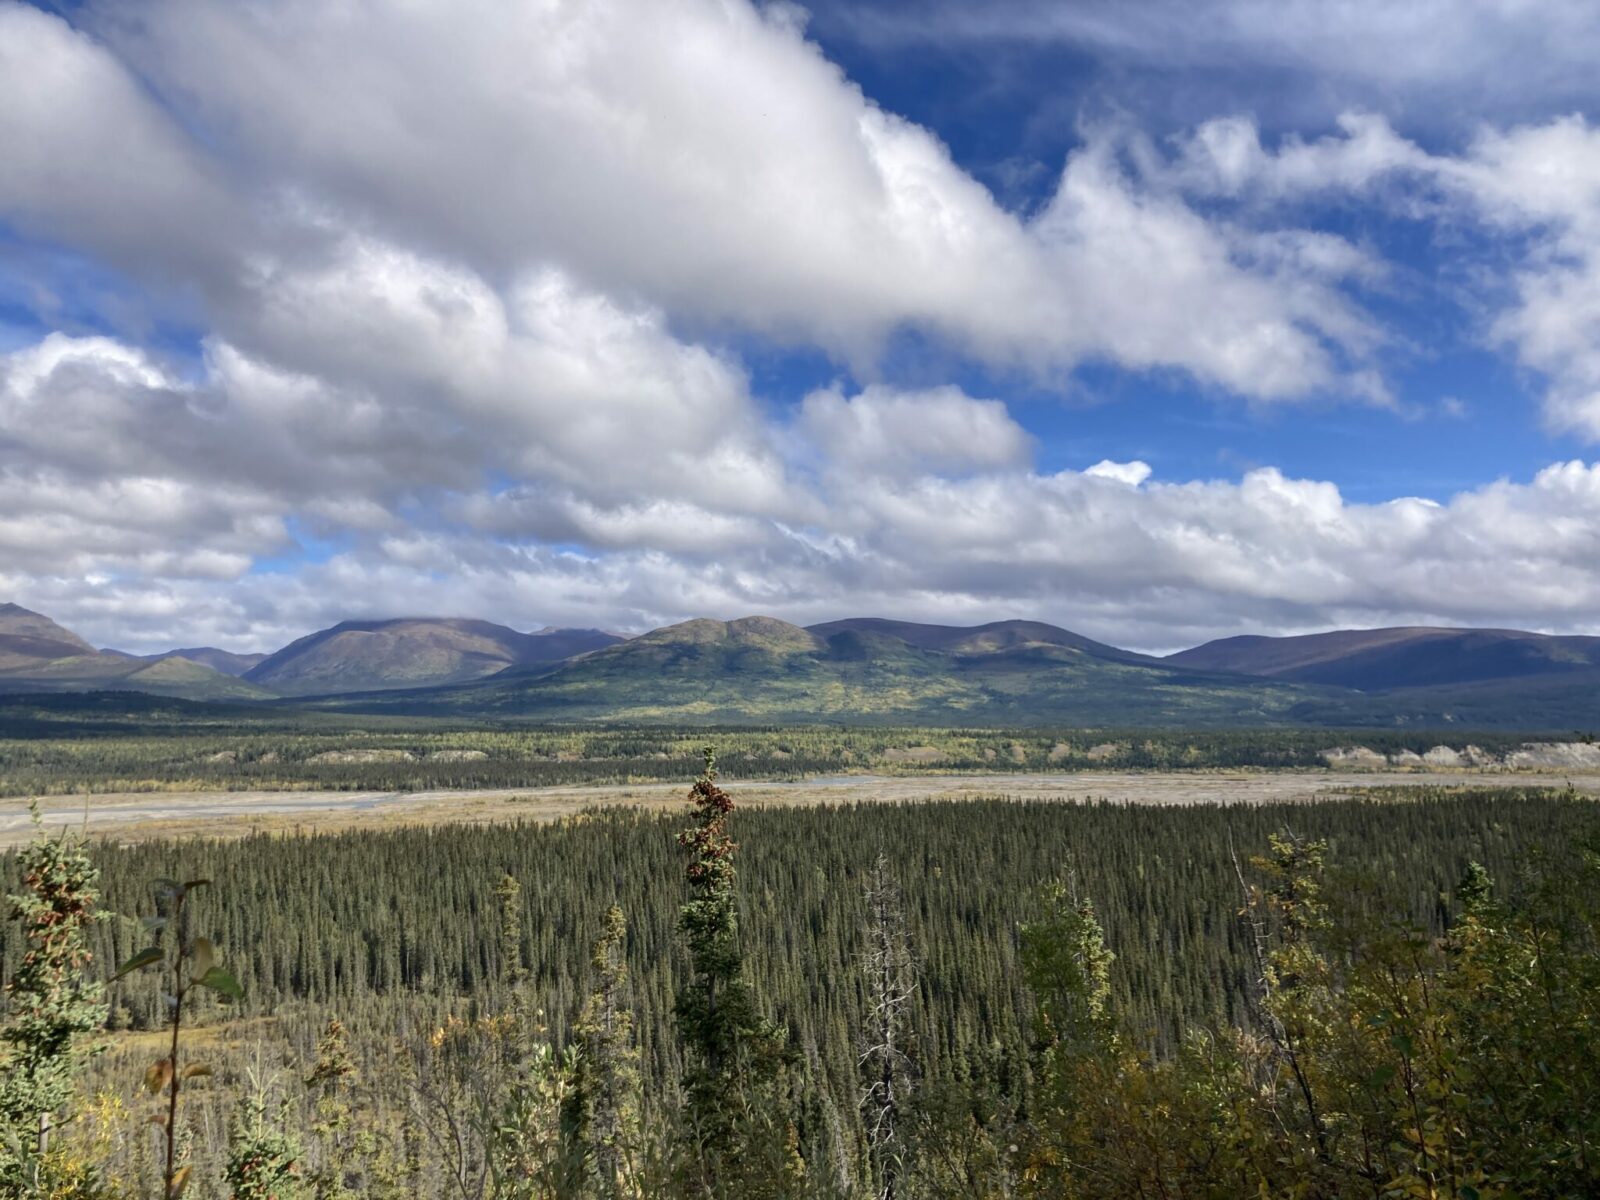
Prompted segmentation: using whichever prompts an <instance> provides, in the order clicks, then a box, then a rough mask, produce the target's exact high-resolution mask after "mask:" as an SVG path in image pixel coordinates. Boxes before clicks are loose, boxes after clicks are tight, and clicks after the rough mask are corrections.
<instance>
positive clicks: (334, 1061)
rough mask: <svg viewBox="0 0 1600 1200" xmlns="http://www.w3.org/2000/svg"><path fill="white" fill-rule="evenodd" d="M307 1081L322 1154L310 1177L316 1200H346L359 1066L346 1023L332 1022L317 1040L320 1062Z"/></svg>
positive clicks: (314, 1124)
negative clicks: (353, 1089) (351, 1095)
mask: <svg viewBox="0 0 1600 1200" xmlns="http://www.w3.org/2000/svg"><path fill="white" fill-rule="evenodd" d="M305 1082H306V1088H307V1090H308V1091H309V1092H310V1093H311V1094H312V1096H314V1097H315V1110H314V1111H315V1114H316V1115H315V1120H314V1121H313V1122H312V1125H311V1132H312V1133H313V1134H314V1135H315V1136H316V1138H317V1141H318V1143H319V1144H320V1147H321V1151H322V1154H321V1161H320V1162H319V1163H318V1164H317V1167H316V1170H315V1171H313V1172H312V1174H311V1177H310V1183H311V1192H312V1195H313V1197H315V1200H343V1198H344V1197H346V1196H348V1195H350V1194H351V1192H350V1191H349V1190H348V1188H347V1187H346V1183H345V1181H346V1177H347V1175H348V1174H349V1173H350V1169H351V1166H352V1163H351V1161H350V1160H351V1156H352V1152H353V1151H354V1149H355V1139H354V1137H353V1136H352V1134H353V1130H352V1128H351V1126H352V1119H351V1111H350V1098H349V1093H350V1089H351V1087H352V1086H353V1085H354V1084H355V1082H356V1063H355V1059H354V1058H352V1057H351V1055H350V1043H349V1037H348V1035H347V1034H346V1033H345V1028H344V1023H343V1022H341V1021H339V1020H338V1019H337V1018H330V1019H329V1021H328V1024H327V1026H326V1027H325V1028H324V1029H323V1031H322V1036H321V1037H320V1038H318V1039H317V1059H316V1062H315V1063H314V1064H312V1068H311V1074H310V1075H308V1076H307V1077H306V1081H305Z"/></svg>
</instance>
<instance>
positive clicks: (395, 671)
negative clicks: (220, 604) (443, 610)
mask: <svg viewBox="0 0 1600 1200" xmlns="http://www.w3.org/2000/svg"><path fill="white" fill-rule="evenodd" d="M620 640H621V639H620V638H618V637H617V636H616V635H615V634H609V633H602V632H600V631H599V630H597V629H551V630H541V631H540V632H538V633H518V632H517V631H516V630H514V629H508V628H506V627H505V626H504V625H495V624H493V623H492V622H489V621H473V620H464V619H448V618H430V617H417V618H400V619H396V620H389V621H345V622H342V623H341V624H338V625H335V626H333V627H332V628H331V629H323V630H319V631H318V632H316V633H313V634H309V635H307V636H306V637H303V638H300V639H299V640H298V641H295V642H291V643H290V644H289V645H287V646H285V647H284V648H283V649H282V650H279V651H278V652H277V653H276V654H272V655H269V656H267V657H266V658H265V659H263V660H262V661H261V662H259V663H257V664H256V665H255V666H253V667H251V668H250V669H249V670H248V671H246V672H245V674H244V678H245V680H246V681H248V682H250V683H254V684H259V685H261V686H263V687H267V688H271V689H272V690H273V691H275V692H278V693H280V694H282V695H286V696H313V695H331V694H336V693H340V692H365V691H380V690H385V689H389V688H416V687H429V686H437V685H443V684H450V683H462V682H466V681H468V680H473V679H481V678H484V677H485V676H488V675H494V674H496V673H498V672H500V671H503V670H505V669H506V668H508V667H517V666H527V665H530V664H542V663H548V662H555V661H558V660H560V659H564V658H568V657H570V656H571V655H574V654H581V653H584V652H586V651H589V650H597V649H600V648H602V647H604V646H608V645H611V644H613V643H615V642H618V641H620Z"/></svg>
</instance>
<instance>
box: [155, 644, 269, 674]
mask: <svg viewBox="0 0 1600 1200" xmlns="http://www.w3.org/2000/svg"><path fill="white" fill-rule="evenodd" d="M162 657H166V658H186V659H188V660H189V661H190V662H196V663H199V664H200V665H201V666H203V667H210V668H211V669H212V670H213V671H221V672H222V673H223V674H224V675H232V676H233V677H234V678H236V679H237V678H238V677H240V676H242V675H244V674H245V673H246V672H248V671H249V670H250V669H251V668H252V667H254V666H256V665H257V664H259V663H261V662H263V661H264V660H265V659H266V657H267V656H266V655H265V654H235V653H233V651H231V650H218V649H217V648H216V647H215V646H189V647H186V648H185V649H182V650H171V651H168V652H167V654H165V655H163V656H162Z"/></svg>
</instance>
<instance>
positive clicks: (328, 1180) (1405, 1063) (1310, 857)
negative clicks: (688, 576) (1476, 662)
mask: <svg viewBox="0 0 1600 1200" xmlns="http://www.w3.org/2000/svg"><path fill="white" fill-rule="evenodd" d="M717 766H718V764H717V763H716V762H715V761H714V760H712V759H710V758H709V756H708V757H707V759H706V760H705V764H704V769H703V771H702V774H701V776H700V778H699V780H698V781H697V782H696V784H695V786H694V789H693V792H692V794H691V801H692V803H691V806H690V809H689V815H688V819H687V820H685V819H684V818H683V817H677V818H668V819H658V818H656V817H651V816H646V815H644V814H642V813H639V812H630V811H606V812H598V811H597V812H592V813H588V814H585V815H584V816H582V817H581V818H578V819H575V820H571V821H567V822H563V823H560V824H546V825H525V826H516V825H505V826H480V827H444V828H436V829H405V830H394V831H383V832H363V833H348V834H339V835H331V836H317V837H266V836H257V837H252V838H248V839H244V840H239V841H232V842H206V841H187V842H181V843H163V842H151V843H144V844H140V845H134V846H127V847H115V846H111V845H104V844H96V845H85V844H83V843H82V842H80V841H79V840H77V839H75V838H73V837H72V836H71V835H70V834H57V833H46V832H44V831H41V833H40V835H39V836H38V837H37V838H36V840H35V841H34V842H33V843H32V844H30V845H28V846H27V847H25V848H23V849H22V850H20V851H18V852H16V853H14V854H11V855H8V856H5V857H4V858H3V859H0V872H3V877H4V878H5V879H6V880H7V881H8V883H9V890H10V891H11V892H12V893H13V907H14V909H15V920H14V921H13V922H11V923H10V924H8V925H6V926H5V928H4V930H3V933H0V969H3V973H4V977H5V979H6V980H7V985H6V986H7V992H6V1001H7V1010H6V1014H5V1025H4V1045H5V1047H6V1048H5V1050H4V1051H3V1053H4V1054H5V1056H6V1062H5V1067H6V1071H5V1080H6V1083H5V1087H4V1090H3V1095H0V1099H3V1106H0V1121H3V1138H0V1172H3V1174H0V1180H3V1183H0V1187H3V1188H4V1189H5V1190H4V1193H3V1194H5V1195H8V1196H11V1195H15V1196H22V1197H53V1198H59V1200H67V1198H69V1197H82V1198H88V1197H107V1198H109V1197H119V1198H125V1197H140V1198H145V1197H162V1196H166V1197H172V1196H177V1195H186V1196H205V1197H241V1198H242V1197H250V1198H259V1197H276V1198H277V1200H289V1198H291V1197H299V1198H302V1200H303V1198H310V1197H316V1198H330V1197H402V1196H405V1197H409V1196H441V1197H450V1196H454V1197H460V1198H462V1200H477V1198H481V1197H517V1198H523V1197H552V1198H554V1197H606V1198H612V1197H647V1196H648V1197H654V1196H683V1197H723V1196H726V1197H802V1196H804V1197H858V1196H861V1197H864V1196H874V1197H882V1198H886V1197H918V1196H927V1197H946V1196H956V1197H960V1196H970V1197H991V1196H992V1197H1001V1196H1050V1197H1057V1196H1065V1197H1146V1196H1184V1197H1191V1196H1199V1197H1205V1196H1214V1197H1219V1198H1220V1197H1237V1196H1242V1195H1262V1196H1291V1197H1328V1198H1333V1197H1347V1196H1371V1197H1380V1198H1383V1197H1412V1196H1436V1197H1460V1198H1462V1200H1471V1198H1473V1197H1478V1198H1483V1197H1512V1196H1533V1195H1538V1196H1586V1195H1594V1194H1596V1192H1597V1190H1600V1157H1597V1152H1596V1148H1597V1146H1600V1045H1597V1039H1600V1033H1597V1029H1600V1024H1597V1021H1596V1018H1597V1017H1600V1011H1597V1009H1600V955H1597V944H1596V940H1597V937H1600V822H1597V821H1596V813H1595V810H1594V806H1593V802H1592V801H1589V800H1585V799H1583V798H1581V797H1579V796H1577V795H1575V794H1573V793H1571V792H1570V791H1558V790H1533V789H1527V790H1514V789H1497V790H1494V791H1475V790H1472V789H1471V788H1462V789H1449V790H1444V789H1420V790H1418V791H1416V792H1413V793H1411V794H1408V795H1407V796H1405V797H1403V798H1402V797H1400V796H1398V795H1394V796H1384V795H1381V794H1380V795H1376V796H1374V797H1371V798H1367V799H1363V800H1352V801H1333V802H1328V803H1322V804H1316V805H1301V806H1271V805H1258V806H1248V807H1247V806H1221V807H1210V808H1161V809H1155V808H1148V807H1135V806H1122V805H1106V804H1100V805H1092V804H1086V805H1063V804H1044V803H1018V802H1009V801H1004V800H999V799H996V800H992V801H976V802H966V803H940V804H904V805H866V806H861V807H836V808H808V809H773V810H761V811H751V812H739V811H738V810H737V809H736V806H735V799H734V794H735V793H736V792H737V788H735V787H732V785H726V786H725V782H724V780H723V779H721V778H719V776H718V773H717ZM180 881H183V882H180ZM204 881H210V882H209V883H207V882H204ZM141 917H143V918H144V919H143V920H140V919H138V918H141ZM116 964H122V965H121V967H120V969H117V968H116ZM137 1097H143V1099H139V1098H137ZM152 1116H154V1117H156V1118H157V1119H156V1120H154V1121H153V1122H152V1121H151V1120H150V1118H151V1117H152Z"/></svg>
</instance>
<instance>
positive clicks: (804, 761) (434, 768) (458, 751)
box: [0, 712, 1548, 796]
mask: <svg viewBox="0 0 1600 1200" xmlns="http://www.w3.org/2000/svg"><path fill="white" fill-rule="evenodd" d="M97 728H99V735H98V736H92V737H85V736H81V735H79V734H78V733H76V732H74V733H71V734H69V735H65V736H45V737H37V736H36V737H16V736H12V737H4V738H0V795H10V796H30V795H60V794H76V793H96V792H140V791H196V790H210V791H253V790H284V789H291V788H313V789H327V790H336V791H386V792H393V791H416V790H424V789H435V788H524V787H525V788H537V787H552V786H564V785H572V784H585V783H597V784H598V783H627V782H637V781H652V780H673V779H682V778H684V777H685V775H686V774H693V771H694V770H695V767H694V763H695V759H696V755H697V754H698V747H699V746H700V744H701V743H702V742H703V741H704V740H705V736H706V735H705V731H704V730H695V731H681V730H679V731H675V730H669V729H662V728H592V727H589V728H540V729H515V728H505V729H489V730H484V729H472V730H441V729H438V728H432V727H428V726H425V725H421V726H414V727H412V728H403V727H402V728H397V727H396V726H395V724H394V723H392V722H383V723H380V727H379V728H347V729H340V730H338V731H329V730H325V729H324V730H319V731H316V732H308V731H305V730H303V729H300V728H268V729H265V730H260V731H248V730H247V729H246V730H232V729H230V730H229V731H227V732H217V731H215V730H209V729H205V728H202V729H199V730H196V731H193V732H189V733H183V734H172V733H166V732H163V733H151V734H148V735H138V736H127V735H126V734H125V733H122V732H118V733H116V734H110V733H107V732H106V730H105V729H104V728H103V727H97ZM10 732H12V726H11V725H10V724H9V723H8V722H7V720H6V719H5V714H4V713H3V712H0V733H10ZM716 740H717V744H718V745H719V747H722V762H723V765H724V768H725V770H726V773H727V775H728V777H729V778H734V779H785V778H800V777H806V776H816V775H831V774H838V773H844V772H852V771H871V772H875V773H888V774H892V773H906V772H927V771H952V772H961V771H967V772H982V771H994V770H1010V771H1071V770H1084V769H1145V770H1199V769H1207V768H1230V767H1271V768H1283V767H1299V768H1316V767H1322V766H1325V765H1326V764H1325V762H1324V759H1323V752H1324V751H1326V750H1328V749H1330V748H1332V747H1336V746H1346V745H1351V744H1355V745H1361V746H1365V747H1367V748H1369V749H1371V750H1374V751H1376V752H1377V753H1379V754H1394V753H1398V752H1401V751H1410V752H1412V753H1418V754H1420V753H1425V752H1426V751H1428V750H1429V749H1432V748H1433V747H1435V746H1438V745H1444V746H1448V747H1450V748H1452V749H1456V750H1459V749H1462V748H1464V747H1466V746H1469V745H1476V746H1478V747H1480V748H1482V749H1483V750H1485V751H1487V752H1489V753H1491V754H1500V753H1504V752H1505V751H1507V750H1511V749H1514V748H1516V747H1517V746H1519V745H1521V744H1523V742H1524V741H1525V740H1526V739H1524V738H1522V737H1519V736H1510V735H1506V734H1470V733H1466V734H1441V733H1421V734H1419V733H1414V732H1410V733H1408V732H1400V731H1395V730H1373V731H1356V732H1351V731H1339V732H1337V733H1334V732H1329V731H1326V730H1234V731H1195V732H1182V731H1179V732H1161V733H1151V732H1149V731H1144V730H1140V731H1129V730H1118V729H1087V730H1086V729H1026V730H1006V729H920V728H900V729H891V728H884V729H877V728H872V729H859V728H842V727H824V726H816V727H801V728H793V727H783V728H750V729H727V730H721V731H719V732H718V733H717V735H716ZM1544 740H1548V735H1546V738H1545V739H1544Z"/></svg>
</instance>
